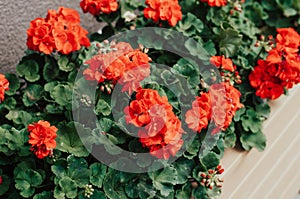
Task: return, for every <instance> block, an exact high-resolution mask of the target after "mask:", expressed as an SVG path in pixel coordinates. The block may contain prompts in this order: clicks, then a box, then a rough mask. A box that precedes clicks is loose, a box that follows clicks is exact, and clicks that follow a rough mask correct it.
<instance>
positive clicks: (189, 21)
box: [176, 13, 204, 37]
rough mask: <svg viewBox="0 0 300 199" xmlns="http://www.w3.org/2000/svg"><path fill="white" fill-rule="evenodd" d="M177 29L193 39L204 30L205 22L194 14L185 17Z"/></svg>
mask: <svg viewBox="0 0 300 199" xmlns="http://www.w3.org/2000/svg"><path fill="white" fill-rule="evenodd" d="M176 29H177V30H178V31H179V32H181V33H183V34H184V35H185V36H187V37H191V36H194V35H197V34H199V33H201V32H202V31H203V29H204V24H203V22H202V21H201V20H200V19H199V18H197V17H196V16H195V15H193V14H192V13H187V14H186V15H184V17H183V19H182V20H181V21H179V23H178V26H176Z"/></svg>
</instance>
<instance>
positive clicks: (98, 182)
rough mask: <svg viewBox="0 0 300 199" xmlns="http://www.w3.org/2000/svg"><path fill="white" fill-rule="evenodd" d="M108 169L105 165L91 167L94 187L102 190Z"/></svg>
mask: <svg viewBox="0 0 300 199" xmlns="http://www.w3.org/2000/svg"><path fill="white" fill-rule="evenodd" d="M106 169H107V167H106V166H105V165H104V164H100V163H94V164H92V165H91V166H90V170H91V174H90V182H91V183H92V185H94V186H96V187H99V188H101V187H102V183H103V180H104V177H105V175H106Z"/></svg>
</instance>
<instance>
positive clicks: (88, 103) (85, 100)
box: [80, 94, 92, 107]
mask: <svg viewBox="0 0 300 199" xmlns="http://www.w3.org/2000/svg"><path fill="white" fill-rule="evenodd" d="M80 102H81V103H83V104H84V105H86V106H88V107H89V106H91V105H92V100H91V98H90V96H88V95H86V94H83V95H82V96H81V99H80Z"/></svg>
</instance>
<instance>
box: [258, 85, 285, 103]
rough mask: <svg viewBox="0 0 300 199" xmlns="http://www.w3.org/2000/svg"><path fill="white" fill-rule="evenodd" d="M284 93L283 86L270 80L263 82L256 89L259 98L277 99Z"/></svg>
mask: <svg viewBox="0 0 300 199" xmlns="http://www.w3.org/2000/svg"><path fill="white" fill-rule="evenodd" d="M283 93H284V89H283V86H281V85H280V84H275V83H274V82H272V81H267V82H264V83H263V84H262V85H261V86H260V87H259V89H258V90H257V91H256V93H255V94H256V95H257V96H259V97H261V98H269V99H271V100H274V99H277V98H278V97H280V96H281V95H282V94H283Z"/></svg>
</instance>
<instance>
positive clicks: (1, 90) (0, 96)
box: [0, 74, 9, 103]
mask: <svg viewBox="0 0 300 199" xmlns="http://www.w3.org/2000/svg"><path fill="white" fill-rule="evenodd" d="M8 89H9V82H8V80H7V79H6V78H5V76H4V75H3V74H0V103H1V102H3V100H4V95H5V91H7V90H8Z"/></svg>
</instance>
